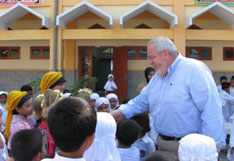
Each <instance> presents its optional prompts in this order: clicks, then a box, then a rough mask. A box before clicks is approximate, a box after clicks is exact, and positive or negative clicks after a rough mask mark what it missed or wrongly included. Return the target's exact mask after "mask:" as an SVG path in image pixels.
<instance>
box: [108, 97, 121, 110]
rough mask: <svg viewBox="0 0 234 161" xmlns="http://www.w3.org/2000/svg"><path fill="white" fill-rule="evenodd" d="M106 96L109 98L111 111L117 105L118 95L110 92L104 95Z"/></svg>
mask: <svg viewBox="0 0 234 161" xmlns="http://www.w3.org/2000/svg"><path fill="white" fill-rule="evenodd" d="M106 98H107V99H108V100H109V102H110V105H111V111H113V110H115V109H117V108H118V107H119V99H118V96H117V95H116V94H114V93H110V94H108V95H107V96H106Z"/></svg>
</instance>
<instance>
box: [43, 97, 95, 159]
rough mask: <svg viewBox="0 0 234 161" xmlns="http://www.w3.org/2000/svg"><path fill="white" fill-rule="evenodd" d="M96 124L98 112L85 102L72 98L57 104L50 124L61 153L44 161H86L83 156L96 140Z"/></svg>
mask: <svg viewBox="0 0 234 161" xmlns="http://www.w3.org/2000/svg"><path fill="white" fill-rule="evenodd" d="M96 123H97V116H96V112H95V111H94V110H93V109H92V108H91V107H90V105H89V104H88V102H86V101H85V100H83V99H81V98H74V97H70V98H64V99H62V100H61V101H59V102H58V103H56V104H55V105H54V107H53V108H51V110H50V112H49V115H48V124H49V129H50V133H51V136H52V137H53V139H54V141H55V143H56V145H57V146H58V148H59V149H60V150H61V151H60V152H58V153H56V155H55V157H54V158H53V159H43V161H49V160H54V161H58V160H60V161H62V160H64V161H68V160H74V161H75V160H77V161H84V160H85V159H84V158H83V154H84V152H85V151H86V150H87V149H88V148H89V147H90V146H91V144H92V143H93V140H94V135H95V128H96ZM97 155H98V154H97Z"/></svg>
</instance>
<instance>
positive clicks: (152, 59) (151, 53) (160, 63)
mask: <svg viewBox="0 0 234 161" xmlns="http://www.w3.org/2000/svg"><path fill="white" fill-rule="evenodd" d="M147 55H148V56H147V59H148V61H149V63H150V65H152V66H153V67H154V68H155V69H157V71H156V73H157V74H159V75H161V76H165V75H166V74H167V68H168V67H167V62H166V60H165V58H164V53H156V51H155V47H154V44H150V45H149V46H148V47H147Z"/></svg>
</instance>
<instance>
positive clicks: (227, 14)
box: [186, 2, 234, 29]
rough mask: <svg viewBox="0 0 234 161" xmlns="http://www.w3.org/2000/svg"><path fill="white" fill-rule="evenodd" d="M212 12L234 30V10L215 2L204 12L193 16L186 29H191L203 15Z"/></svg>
mask: <svg viewBox="0 0 234 161" xmlns="http://www.w3.org/2000/svg"><path fill="white" fill-rule="evenodd" d="M206 12H210V13H211V14H213V15H215V16H217V17H219V18H220V19H222V20H223V21H225V22H227V23H228V24H230V25H231V26H232V29H234V18H233V17H234V10H233V9H231V8H229V7H227V6H225V5H223V4H222V3H220V2H215V3H213V4H211V5H209V6H207V7H205V8H203V9H202V10H200V11H198V12H195V13H194V14H193V15H191V16H189V17H188V18H187V20H186V28H188V27H190V26H191V25H192V24H193V20H194V19H195V18H197V17H199V16H201V15H202V14H204V13H206Z"/></svg>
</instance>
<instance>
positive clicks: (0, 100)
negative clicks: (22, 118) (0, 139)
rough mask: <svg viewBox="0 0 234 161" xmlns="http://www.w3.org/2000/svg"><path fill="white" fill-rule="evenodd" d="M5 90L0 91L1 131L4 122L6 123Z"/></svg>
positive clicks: (3, 127) (3, 128)
mask: <svg viewBox="0 0 234 161" xmlns="http://www.w3.org/2000/svg"><path fill="white" fill-rule="evenodd" d="M7 94H8V93H7V92H4V91H0V108H2V121H3V123H2V127H1V131H2V132H3V131H4V130H5V123H6V117H7V110H6V108H5V107H6V102H7Z"/></svg>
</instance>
